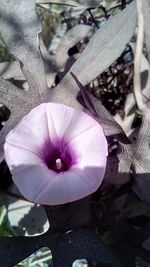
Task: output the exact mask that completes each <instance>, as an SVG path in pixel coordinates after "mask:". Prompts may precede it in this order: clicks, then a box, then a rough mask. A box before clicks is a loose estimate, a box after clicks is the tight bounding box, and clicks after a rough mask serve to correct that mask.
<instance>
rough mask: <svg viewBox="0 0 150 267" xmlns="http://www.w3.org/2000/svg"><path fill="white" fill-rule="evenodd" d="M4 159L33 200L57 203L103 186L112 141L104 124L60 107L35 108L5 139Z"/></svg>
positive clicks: (50, 104)
mask: <svg viewBox="0 0 150 267" xmlns="http://www.w3.org/2000/svg"><path fill="white" fill-rule="evenodd" d="M4 150H5V159H6V162H7V164H8V166H9V169H10V171H11V173H12V175H13V180H14V182H15V183H16V185H17V186H18V188H19V190H20V191H21V193H22V194H23V195H24V196H25V197H26V198H27V199H28V200H30V201H33V202H36V203H41V204H47V205H57V204H64V203H67V202H72V201H75V200H77V199H80V198H83V197H85V196H87V195H89V194H91V193H93V192H94V191H96V190H97V188H98V187H99V186H100V184H101V182H102V180H103V177H104V173H105V168H106V159H107V142H106V138H105V136H104V133H103V130H102V127H101V126H100V125H99V123H98V122H97V121H96V120H94V119H93V118H91V117H90V116H89V115H87V114H86V113H84V112H82V111H77V110H75V109H73V108H71V107H68V106H64V105H61V104H56V103H44V104H41V105H39V106H37V107H36V108H34V109H33V110H32V111H31V112H30V113H29V114H28V115H26V116H25V117H24V118H23V119H22V120H21V121H20V123H19V124H18V125H17V126H16V127H15V128H14V129H13V130H12V131H10V133H9V134H8V135H7V137H6V142H5V145H4Z"/></svg>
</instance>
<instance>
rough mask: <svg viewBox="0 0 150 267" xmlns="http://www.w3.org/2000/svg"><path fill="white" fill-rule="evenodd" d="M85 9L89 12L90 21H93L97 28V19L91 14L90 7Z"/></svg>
mask: <svg viewBox="0 0 150 267" xmlns="http://www.w3.org/2000/svg"><path fill="white" fill-rule="evenodd" d="M87 10H88V12H89V14H90V16H91V19H92V21H93V22H94V24H95V26H96V28H97V29H99V25H98V23H97V21H96V20H95V18H94V16H93V14H92V11H91V9H90V8H89V9H87Z"/></svg>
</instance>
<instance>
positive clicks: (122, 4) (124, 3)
mask: <svg viewBox="0 0 150 267" xmlns="http://www.w3.org/2000/svg"><path fill="white" fill-rule="evenodd" d="M121 8H122V9H124V8H126V0H122V3H121Z"/></svg>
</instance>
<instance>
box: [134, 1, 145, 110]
mask: <svg viewBox="0 0 150 267" xmlns="http://www.w3.org/2000/svg"><path fill="white" fill-rule="evenodd" d="M136 5H137V14H138V30H137V42H136V48H135V59H134V94H135V98H136V101H137V105H138V107H139V109H140V110H141V111H142V112H144V111H145V109H146V105H145V104H144V102H143V99H142V94H141V77H140V74H141V57H142V50H143V41H144V18H143V13H142V1H139V0H136Z"/></svg>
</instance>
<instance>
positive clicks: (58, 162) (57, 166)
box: [56, 159, 62, 170]
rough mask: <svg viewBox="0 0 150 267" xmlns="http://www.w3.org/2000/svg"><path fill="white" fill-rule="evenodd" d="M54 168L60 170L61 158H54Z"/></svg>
mask: <svg viewBox="0 0 150 267" xmlns="http://www.w3.org/2000/svg"><path fill="white" fill-rule="evenodd" d="M56 168H57V169H58V170H60V169H61V168H62V162H61V159H56Z"/></svg>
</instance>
